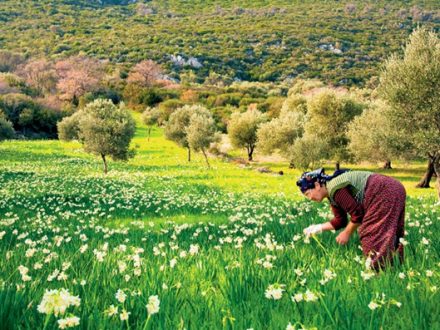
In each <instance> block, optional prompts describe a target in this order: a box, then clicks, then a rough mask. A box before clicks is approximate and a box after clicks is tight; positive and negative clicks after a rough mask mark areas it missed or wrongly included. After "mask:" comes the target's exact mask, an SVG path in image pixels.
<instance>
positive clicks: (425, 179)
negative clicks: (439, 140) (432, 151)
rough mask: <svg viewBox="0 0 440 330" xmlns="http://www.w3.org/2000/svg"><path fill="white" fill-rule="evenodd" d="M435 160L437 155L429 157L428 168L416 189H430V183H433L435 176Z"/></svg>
mask: <svg viewBox="0 0 440 330" xmlns="http://www.w3.org/2000/svg"><path fill="white" fill-rule="evenodd" d="M435 159H436V156H435V155H434V156H433V155H428V168H427V169H426V172H425V174H424V175H423V177H422V179H421V180H420V181H419V183H418V184H417V185H416V188H429V183H430V182H431V178H432V175H433V174H434V162H435Z"/></svg>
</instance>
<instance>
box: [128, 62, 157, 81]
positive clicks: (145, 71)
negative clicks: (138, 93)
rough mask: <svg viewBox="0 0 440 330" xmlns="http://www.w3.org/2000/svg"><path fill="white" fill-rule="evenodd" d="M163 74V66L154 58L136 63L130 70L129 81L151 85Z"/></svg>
mask: <svg viewBox="0 0 440 330" xmlns="http://www.w3.org/2000/svg"><path fill="white" fill-rule="evenodd" d="M161 75H162V68H161V67H160V65H159V64H157V63H156V62H154V61H152V60H145V61H142V62H140V63H138V64H136V65H135V66H134V67H133V68H132V69H131V71H130V73H129V75H128V78H127V81H128V82H130V83H135V84H138V85H140V86H143V87H151V86H152V85H153V84H154V83H155V82H156V81H157V80H158V79H159V78H160V76H161Z"/></svg>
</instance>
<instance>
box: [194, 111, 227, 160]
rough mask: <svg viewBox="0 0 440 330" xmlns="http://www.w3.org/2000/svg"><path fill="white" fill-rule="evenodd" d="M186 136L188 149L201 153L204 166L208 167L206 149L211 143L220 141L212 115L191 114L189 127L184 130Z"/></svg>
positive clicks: (203, 113)
mask: <svg viewBox="0 0 440 330" xmlns="http://www.w3.org/2000/svg"><path fill="white" fill-rule="evenodd" d="M186 134H187V139H188V145H189V147H190V148H191V149H193V150H194V151H201V152H202V153H203V156H205V160H206V164H207V165H208V167H210V165H209V161H208V156H207V155H206V149H208V148H209V146H210V144H211V143H213V142H218V141H219V140H220V136H219V135H218V134H217V133H216V126H215V122H214V119H213V118H212V115H211V114H210V113H209V112H207V111H203V112H196V113H195V114H193V115H192V116H191V118H190V123H189V126H188V127H187V128H186Z"/></svg>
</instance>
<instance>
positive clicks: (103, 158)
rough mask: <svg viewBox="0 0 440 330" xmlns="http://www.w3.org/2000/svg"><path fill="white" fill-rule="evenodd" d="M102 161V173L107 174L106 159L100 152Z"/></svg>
mask: <svg viewBox="0 0 440 330" xmlns="http://www.w3.org/2000/svg"><path fill="white" fill-rule="evenodd" d="M101 157H102V161H103V162H104V173H105V174H107V172H108V168H107V160H106V159H105V155H104V154H101Z"/></svg>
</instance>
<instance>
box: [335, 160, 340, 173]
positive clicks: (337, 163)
mask: <svg viewBox="0 0 440 330" xmlns="http://www.w3.org/2000/svg"><path fill="white" fill-rule="evenodd" d="M340 169H341V163H340V162H336V164H335V171H339V170H340Z"/></svg>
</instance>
